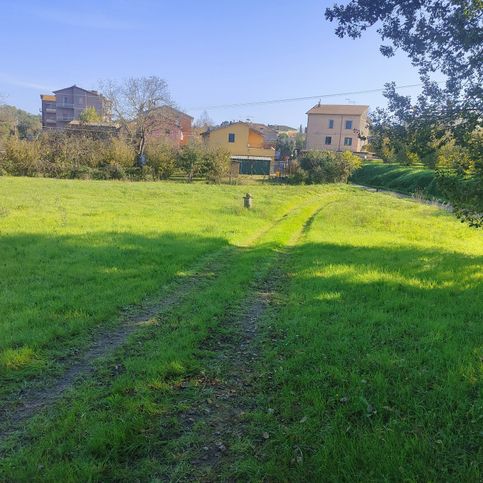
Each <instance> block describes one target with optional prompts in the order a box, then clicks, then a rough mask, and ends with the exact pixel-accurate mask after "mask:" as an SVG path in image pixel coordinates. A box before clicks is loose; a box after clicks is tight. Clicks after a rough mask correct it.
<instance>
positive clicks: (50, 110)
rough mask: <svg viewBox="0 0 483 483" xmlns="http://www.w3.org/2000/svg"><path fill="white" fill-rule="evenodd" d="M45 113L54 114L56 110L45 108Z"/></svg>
mask: <svg viewBox="0 0 483 483" xmlns="http://www.w3.org/2000/svg"><path fill="white" fill-rule="evenodd" d="M45 112H47V113H49V114H55V113H56V112H57V109H56V108H55V107H46V108H45Z"/></svg>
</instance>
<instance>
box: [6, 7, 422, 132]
mask: <svg viewBox="0 0 483 483" xmlns="http://www.w3.org/2000/svg"><path fill="white" fill-rule="evenodd" d="M333 3H334V2H333V1H326V0H324V1H322V0H304V1H303V2H294V1H293V0H239V1H232V0H204V1H200V0H184V1H181V0H178V1H171V0H159V1H155V0H131V1H129V0H97V1H95V0H83V1H80V2H79V1H77V2H67V1H52V0H51V1H48V2H47V1H33V0H23V1H17V2H14V1H9V0H8V1H7V0H0V7H1V11H2V22H1V24H2V28H1V29H0V45H2V51H1V53H0V93H1V94H2V95H4V96H6V99H5V101H6V102H7V103H9V104H14V105H16V106H18V107H20V108H22V109H26V110H28V111H30V112H38V109H39V106H40V102H39V94H41V93H48V92H49V91H51V90H55V89H60V88H62V87H67V86H70V85H72V84H77V85H79V86H81V87H84V88H86V89H95V88H97V87H98V84H99V81H100V80H102V79H108V78H111V79H122V78H124V77H129V76H135V77H136V76H145V75H157V76H160V77H162V78H164V79H165V80H166V81H167V82H168V85H169V87H170V91H171V94H172V97H173V98H174V100H175V102H176V103H177V104H178V105H179V106H180V107H181V108H182V109H184V110H187V112H189V113H190V114H191V115H193V116H194V117H197V116H198V115H199V114H200V112H201V110H199V109H194V108H203V107H205V106H213V105H215V106H217V105H224V104H232V103H238V102H240V103H241V102H250V101H259V100H267V99H280V98H291V97H302V96H312V95H313V96H316V95H317V96H318V95H322V94H331V93H338V92H350V91H360V90H365V89H375V88H378V87H382V86H383V84H384V83H385V82H388V81H392V80H394V81H395V82H396V83H397V84H398V85H404V84H416V83H418V82H419V78H418V74H417V71H416V69H414V68H413V67H412V66H411V64H410V62H409V61H408V59H407V57H406V56H405V55H404V54H402V53H400V54H398V55H396V56H395V57H393V58H391V59H387V58H385V57H383V56H382V55H381V54H380V52H379V44H380V40H379V38H378V36H377V33H376V32H375V30H372V31H368V32H367V33H366V35H364V36H363V37H362V38H361V39H359V40H355V41H354V40H349V39H339V38H338V37H337V36H336V35H335V34H334V28H335V25H334V24H331V23H329V22H327V21H326V20H325V19H324V10H325V8H326V7H327V6H329V5H332V4H333ZM418 90H419V89H417V88H413V89H406V90H404V91H401V92H403V93H406V94H417V92H418ZM323 102H327V103H346V102H355V103H358V104H369V105H370V106H371V108H374V107H376V106H382V105H384V104H385V102H384V98H383V97H382V95H381V94H379V93H375V94H364V95H362V94H360V95H351V96H340V97H334V98H331V99H328V100H325V101H323ZM315 103H316V101H300V102H292V103H283V104H270V105H264V106H243V107H237V108H230V109H209V110H208V114H209V115H210V117H211V118H212V119H213V120H215V121H216V122H221V121H223V120H239V119H247V118H249V119H251V120H253V121H256V122H265V123H280V124H289V125H293V126H295V127H297V126H298V125H299V124H304V125H305V121H306V116H305V112H306V111H307V110H308V109H309V108H310V107H311V106H312V105H313V104H315Z"/></svg>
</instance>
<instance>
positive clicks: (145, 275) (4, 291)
mask: <svg viewBox="0 0 483 483" xmlns="http://www.w3.org/2000/svg"><path fill="white" fill-rule="evenodd" d="M225 246H227V241H226V240H224V239H220V238H213V237H209V236H207V237H199V236H192V235H186V236H182V235H175V234H162V235H153V236H140V235H132V234H127V233H101V234H99V233H96V234H89V235H82V236H39V235H31V234H26V235H17V236H2V237H1V239H0V253H1V254H2V258H1V268H2V277H1V278H0V313H1V314H2V318H1V319H0V377H1V378H3V377H6V376H7V374H9V375H10V376H12V377H13V378H17V377H21V376H22V375H23V376H25V375H28V374H29V373H31V372H33V373H36V372H38V371H39V370H41V369H42V367H45V366H46V365H47V364H48V363H49V358H51V356H52V355H59V356H61V355H64V356H65V357H69V354H70V355H73V354H75V352H76V350H77V346H78V344H80V345H82V342H83V341H84V342H85V340H84V338H85V337H86V335H87V333H88V332H89V330H90V329H92V328H94V327H97V326H99V325H102V324H108V323H114V322H115V319H114V317H115V316H116V314H117V313H118V311H119V309H120V308H121V307H125V306H129V305H131V304H137V303H139V302H141V301H142V300H143V299H144V298H145V297H146V296H148V295H150V294H155V293H160V292H162V290H163V289H164V288H165V286H166V285H167V284H169V283H171V282H178V281H179V282H182V280H183V279H185V278H187V277H190V275H191V274H192V271H193V270H195V269H196V267H197V264H198V265H199V264H200V263H201V264H202V261H203V257H205V256H206V255H207V254H209V253H212V252H215V251H217V250H219V249H221V248H222V247H225ZM45 351H47V352H48V353H49V357H47V356H46V354H45V353H44V352H45Z"/></svg>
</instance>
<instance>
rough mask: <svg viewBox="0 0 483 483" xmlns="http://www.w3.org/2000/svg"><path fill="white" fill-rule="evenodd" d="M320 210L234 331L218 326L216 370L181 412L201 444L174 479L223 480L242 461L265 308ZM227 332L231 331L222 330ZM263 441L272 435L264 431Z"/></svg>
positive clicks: (278, 260) (212, 342)
mask: <svg viewBox="0 0 483 483" xmlns="http://www.w3.org/2000/svg"><path fill="white" fill-rule="evenodd" d="M333 203H335V202H331V203H328V204H326V205H324V206H323V207H322V208H319V209H317V210H316V211H315V212H313V213H312V215H311V216H310V217H309V218H308V219H307V220H306V221H305V223H304V225H303V226H302V227H301V228H300V229H299V230H298V231H297V232H296V233H294V235H293V237H292V239H291V240H290V241H289V242H288V243H287V245H286V246H285V247H284V248H283V249H282V250H280V251H278V252H277V253H275V254H274V256H273V260H272V261H271V263H270V267H269V270H268V273H267V274H266V275H265V276H263V277H262V278H261V279H259V280H257V281H255V282H254V285H253V287H252V289H251V290H250V294H249V297H248V299H247V301H246V303H245V304H244V309H243V310H242V311H241V312H239V313H235V314H232V315H231V316H229V317H227V318H226V320H225V321H224V323H223V326H224V327H225V328H227V329H228V334H229V335H228V336H226V335H225V336H220V335H219V334H220V331H219V330H218V331H217V332H216V333H215V334H213V335H212V337H210V338H209V339H208V341H207V342H206V346H205V347H206V348H207V349H208V350H210V351H213V352H215V353H216V357H215V358H214V359H213V360H211V361H209V362H208V365H209V367H210V371H209V372H210V375H209V376H208V377H206V378H205V381H204V384H203V385H202V386H201V387H200V389H199V391H200V393H199V394H198V395H197V397H196V400H197V401H198V403H195V404H194V405H193V406H191V407H190V409H189V410H187V411H186V412H184V413H182V414H181V415H179V418H180V419H181V434H179V437H180V438H183V437H184V436H187V435H190V433H191V434H196V438H195V439H196V440H197V441H198V442H199V443H198V444H196V443H195V444H194V445H192V446H191V447H190V448H189V449H188V450H187V451H186V454H185V455H184V457H183V465H186V464H187V465H188V469H186V468H185V469H184V470H183V472H182V473H183V474H182V475H178V474H177V472H178V469H177V468H172V473H171V474H169V475H166V479H169V480H170V481H174V480H176V481H180V480H182V481H220V480H222V481H223V480H224V475H223V474H222V473H223V468H224V469H226V468H228V467H229V466H230V465H231V464H233V463H235V461H236V453H235V451H232V448H231V447H230V445H231V444H233V442H240V441H242V440H243V438H244V434H245V432H246V414H247V413H249V412H250V411H252V410H254V409H255V404H256V402H255V401H256V394H255V393H254V387H255V385H256V384H255V380H256V378H257V377H258V373H257V372H256V371H255V367H256V365H257V361H258V359H259V355H260V340H259V338H258V327H259V322H260V320H261V318H262V317H263V315H264V313H265V311H266V310H267V309H268V308H269V306H270V304H271V301H272V299H273V296H274V294H275V293H276V292H277V290H278V288H279V284H280V282H281V280H282V279H283V265H284V258H285V257H286V256H289V254H290V251H291V249H292V248H293V247H294V246H296V245H297V243H299V242H300V241H301V239H302V238H303V237H304V236H305V235H306V234H307V232H308V231H309V230H310V227H311V225H312V223H313V221H314V219H315V218H316V216H317V215H318V214H319V213H320V211H322V210H323V209H324V208H325V207H326V206H328V205H331V204H333ZM221 333H225V331H221ZM259 437H260V441H263V439H266V438H269V437H270V435H269V434H268V433H264V432H263V431H261V432H260V435H259Z"/></svg>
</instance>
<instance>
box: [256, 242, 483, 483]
mask: <svg viewBox="0 0 483 483" xmlns="http://www.w3.org/2000/svg"><path fill="white" fill-rule="evenodd" d="M289 263H290V271H291V275H290V280H289V281H288V285H287V287H286V290H285V293H284V295H285V301H283V303H282V306H281V307H280V314H279V315H278V316H277V324H276V325H275V324H274V323H273V322H271V324H272V327H271V329H270V333H271V337H272V338H274V339H280V340H283V343H277V344H275V346H274V347H272V349H271V350H270V351H269V352H268V353H267V359H266V360H265V362H264V364H265V367H268V366H273V364H274V362H273V361H276V364H275V366H276V367H275V368H274V369H273V374H275V377H274V380H275V384H274V386H273V387H272V388H271V396H270V402H269V403H267V404H270V405H271V407H275V408H276V409H275V411H276V412H277V413H279V414H280V418H281V420H282V421H283V426H284V430H283V431H282V430H280V432H279V436H280V437H278V436H277V437H274V438H273V439H272V438H271V439H270V442H269V443H268V445H267V446H268V448H266V449H267V455H268V456H267V458H266V466H265V467H264V468H263V471H262V473H263V474H264V475H266V476H267V477H269V478H270V479H274V480H278V479H287V480H292V479H293V480H297V479H305V480H312V481H314V480H319V479H323V480H325V479H327V480H333V479H341V480H343V481H350V480H352V481H354V480H360V479H364V478H365V477H367V475H368V474H370V475H372V477H373V479H375V480H388V481H393V480H394V481H400V480H404V479H410V480H413V479H415V480H420V479H421V480H438V479H441V480H446V481H447V480H448V479H451V480H453V481H476V480H474V478H475V476H476V475H477V465H476V462H477V454H478V448H479V430H478V424H477V418H476V414H477V412H478V411H477V408H478V404H479V396H478V365H479V353H478V352H479V347H480V346H481V340H482V336H483V333H482V325H481V313H482V312H483V306H482V299H481V293H482V284H481V278H479V277H480V275H481V269H482V264H483V257H481V256H466V255H464V254H458V253H451V252H449V251H444V250H437V249H436V250H432V249H421V248H412V247H356V246H350V245H337V244H324V243H320V244H317V243H306V244H303V245H300V246H298V247H297V248H296V249H295V250H294V251H293V253H292V257H291V259H290V262H289ZM301 368H303V369H301ZM266 383H267V384H268V385H269V384H270V383H269V382H266ZM264 418H265V419H269V418H268V417H264ZM302 418H303V420H304V421H305V420H306V422H305V423H304V424H301V419H302ZM266 424H271V423H270V421H267V423H266ZM274 431H275V432H277V431H279V430H278V429H274ZM294 448H299V450H298V451H300V448H302V451H303V458H304V459H303V466H302V465H300V466H296V467H294V466H293V465H292V464H290V461H293V458H294ZM296 454H299V453H296ZM262 473H261V474H262Z"/></svg>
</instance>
